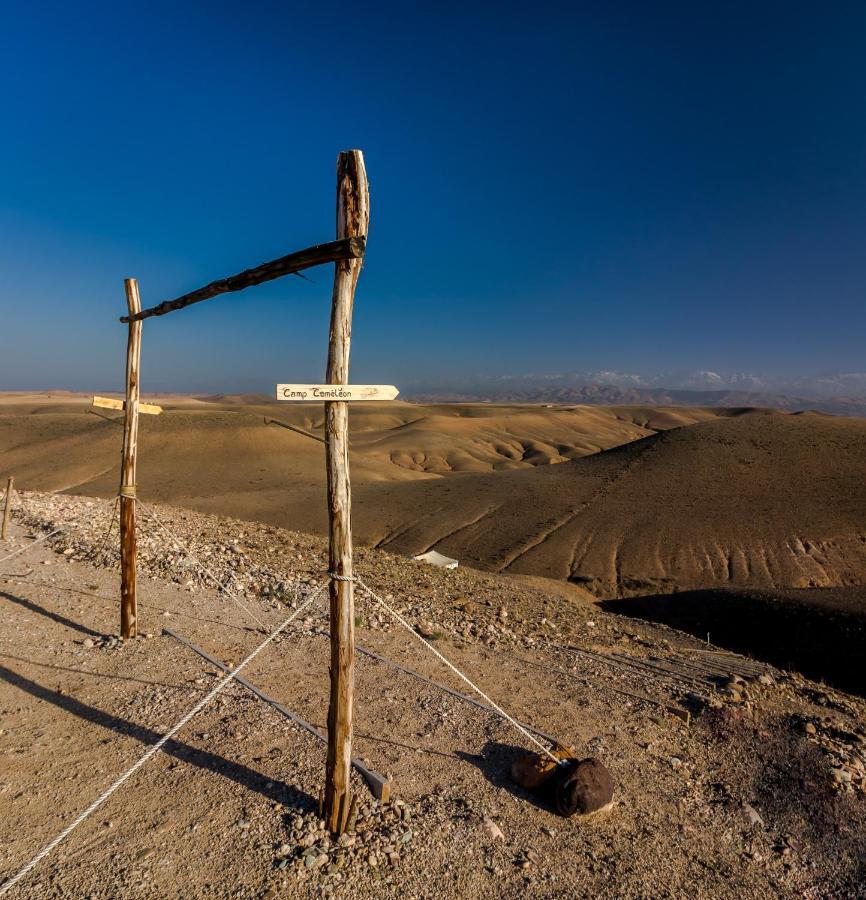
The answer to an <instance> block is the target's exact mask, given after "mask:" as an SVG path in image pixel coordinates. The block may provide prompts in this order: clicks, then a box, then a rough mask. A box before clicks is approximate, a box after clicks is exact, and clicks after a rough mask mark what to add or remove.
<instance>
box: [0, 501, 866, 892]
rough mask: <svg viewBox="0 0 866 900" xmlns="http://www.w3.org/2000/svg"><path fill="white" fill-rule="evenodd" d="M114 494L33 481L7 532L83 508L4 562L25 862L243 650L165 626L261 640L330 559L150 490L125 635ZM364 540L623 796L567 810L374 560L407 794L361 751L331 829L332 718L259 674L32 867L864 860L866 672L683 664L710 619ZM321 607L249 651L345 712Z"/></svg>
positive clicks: (518, 880)
mask: <svg viewBox="0 0 866 900" xmlns="http://www.w3.org/2000/svg"><path fill="white" fill-rule="evenodd" d="M112 511H113V510H112V504H111V503H110V502H106V501H96V500H89V499H87V498H72V497H67V496H62V495H52V494H35V493H31V494H24V495H22V496H21V506H20V508H19V509H18V510H17V511H16V515H15V519H14V523H13V528H12V535H11V540H10V542H9V543H8V544H7V545H6V546H4V547H3V549H2V551H0V559H2V557H4V556H5V555H6V553H7V552H12V551H13V550H15V549H18V548H23V547H25V546H28V547H29V546H30V545H31V544H33V541H34V540H35V539H39V538H41V537H43V536H45V535H47V534H49V533H50V532H52V531H53V530H55V529H57V528H62V529H63V530H61V531H60V532H59V533H57V534H56V535H54V536H52V537H51V538H49V539H47V540H44V541H42V542H41V543H40V544H38V545H36V546H33V547H32V548H30V549H28V551H27V552H26V553H24V554H21V555H19V556H17V557H15V558H13V559H9V560H5V561H3V562H0V610H2V616H0V675H2V679H0V716H2V720H0V757H2V769H0V807H2V811H3V815H2V817H0V877H8V876H9V875H11V874H12V873H14V872H15V871H16V870H17V869H18V868H19V867H20V866H21V865H23V864H24V863H25V862H26V861H27V860H29V859H30V858H31V857H32V856H33V855H34V854H35V853H36V852H37V851H38V850H39V849H40V848H41V847H42V846H44V845H45V844H46V843H47V842H48V841H49V840H50V839H51V838H52V837H54V836H55V835H56V834H57V833H58V832H59V831H60V830H61V829H62V828H63V827H64V825H66V824H67V823H68V822H69V821H71V819H72V818H73V817H74V816H75V815H77V814H78V812H80V810H81V809H83V808H84V807H85V806H87V805H88V804H89V803H90V802H91V801H92V800H93V799H94V798H95V797H96V796H98V795H99V793H100V792H101V791H102V790H103V789H104V788H105V787H106V786H107V785H108V784H110V783H111V781H113V780H114V778H115V777H116V776H117V775H118V774H120V773H121V772H123V771H124V770H125V769H126V768H128V767H129V766H130V765H131V764H132V763H133V762H134V761H135V759H137V758H138V756H139V755H140V754H141V753H142V752H143V751H144V749H145V747H146V746H147V745H149V744H151V743H153V742H154V741H155V740H157V739H158V738H159V736H160V735H162V734H164V733H165V731H167V730H168V729H169V728H170V727H171V726H172V725H173V724H174V722H176V721H177V720H178V719H179V718H180V717H181V716H182V715H183V714H184V713H185V712H186V711H187V710H188V709H189V708H190V707H191V706H192V705H193V704H194V703H195V702H196V700H197V699H199V698H200V697H201V696H202V692H204V691H207V690H208V689H209V688H210V687H212V686H213V684H214V683H215V680H216V679H217V678H218V677H220V675H221V673H220V672H219V671H218V669H217V667H216V666H214V665H213V664H211V663H209V662H207V661H205V660H204V659H202V658H201V657H199V656H198V655H196V654H195V653H193V652H192V651H191V650H190V649H189V648H188V647H186V646H184V645H183V644H182V643H180V642H178V641H177V640H174V639H173V638H171V637H169V636H167V635H165V634H163V632H162V629H163V627H164V626H168V627H170V628H171V629H172V630H174V631H175V632H177V633H178V634H181V635H182V636H183V637H184V638H186V639H187V640H189V641H192V642H194V643H195V644H197V645H199V646H200V647H202V648H204V649H205V650H206V651H207V652H209V653H211V654H212V655H213V656H215V657H217V658H219V659H220V660H222V661H223V662H225V663H227V664H230V665H235V664H237V662H238V661H240V660H241V659H242V658H243V657H244V656H245V655H246V654H247V653H248V652H249V651H250V650H251V649H253V648H254V647H255V646H256V645H257V644H258V643H259V642H260V641H261V640H262V639H263V637H264V633H263V632H261V628H262V626H264V627H265V628H266V629H267V630H271V629H273V628H275V627H276V625H277V624H279V622H280V621H282V620H283V619H284V618H285V617H286V616H287V615H288V614H289V612H290V610H291V609H292V608H293V607H295V608H296V607H297V605H298V604H299V603H302V602H303V601H304V598H306V597H309V596H310V594H311V592H312V591H314V590H315V588H316V587H317V586H318V585H320V584H321V582H322V577H323V573H324V570H325V558H326V557H325V552H324V551H325V545H324V543H323V542H322V541H321V540H320V539H318V538H314V537H311V536H308V535H303V534H299V533H293V532H288V531H284V530H281V529H278V528H275V527H271V526H265V525H258V524H251V523H249V522H240V521H236V520H229V519H224V518H217V517H214V516H205V515H201V514H196V513H191V512H188V511H184V510H180V509H171V508H168V507H162V506H160V507H157V508H152V507H150V506H142V507H141V508H140V511H139V521H140V524H141V531H140V539H139V573H140V603H139V619H140V638H139V639H137V640H134V641H130V642H126V643H124V642H122V641H120V640H118V639H117V638H116V636H114V635H115V633H116V630H117V625H118V622H117V620H118V597H117V595H118V589H117V552H116V545H117V527H116V522H115V524H114V525H113V530H111V531H109V523H110V522H111V521H112ZM206 570H207V572H209V573H210V574H206ZM357 570H358V572H359V574H360V575H361V576H362V578H363V579H364V581H365V582H366V583H368V584H369V585H370V586H371V587H373V588H374V589H375V590H376V591H377V592H378V593H379V594H380V595H381V597H382V598H383V599H384V600H385V601H386V602H387V603H388V604H389V605H391V606H393V608H394V609H396V610H397V611H398V612H399V613H400V614H401V615H402V616H404V617H405V618H406V619H407V620H408V621H409V622H411V624H412V626H413V627H414V628H415V629H416V633H420V634H422V635H425V636H426V638H427V639H428V640H429V641H430V642H431V643H432V644H433V645H434V646H436V647H437V648H438V649H439V650H440V651H441V652H443V653H444V654H445V655H446V656H448V657H449V658H450V659H452V660H453V661H454V662H455V663H456V664H457V665H458V666H459V667H460V668H461V669H462V670H464V671H466V672H467V673H469V674H470V675H471V677H472V678H473V679H474V680H475V681H477V683H479V684H480V685H481V686H482V687H483V688H484V690H485V691H487V692H488V693H489V694H490V695H491V696H492V697H493V698H494V699H495V700H496V701H497V702H498V703H501V704H502V705H503V706H504V707H505V708H506V709H507V710H508V711H509V712H511V713H512V714H513V715H515V716H517V717H518V718H520V719H521V720H523V721H524V722H529V723H531V724H532V725H533V726H534V727H536V728H538V729H540V730H542V731H544V732H547V733H549V734H551V735H555V736H556V737H557V738H559V739H560V740H563V741H567V742H568V743H570V744H572V745H573V746H575V747H576V748H577V751H578V753H579V754H580V755H582V756H588V755H593V756H596V757H598V758H599V759H601V760H602V761H603V762H604V764H605V765H606V766H607V767H608V769H609V770H610V772H611V774H612V777H613V780H614V785H615V803H614V807H613V809H611V810H610V811H609V812H608V813H605V814H603V815H602V816H601V817H596V818H592V819H589V820H582V819H578V818H572V819H562V818H560V817H557V816H556V815H555V814H554V813H552V812H551V811H550V809H549V808H548V806H547V804H546V801H545V800H544V799H543V798H540V797H537V796H535V795H532V794H530V793H528V792H526V791H524V790H523V789H521V788H519V787H517V786H516V785H514V784H513V783H511V781H510V779H509V777H508V772H509V767H510V762H511V761H512V760H513V759H514V758H515V756H516V754H518V753H519V752H522V751H523V750H524V749H531V748H528V747H527V744H526V741H525V738H524V737H523V736H522V735H521V734H520V733H519V732H517V731H515V730H514V729H513V728H512V727H511V726H509V725H508V724H507V723H505V722H503V721H502V720H500V719H498V718H496V717H495V716H493V715H491V714H490V713H488V712H485V711H483V710H480V709H478V708H477V707H475V706H471V705H469V704H467V703H465V702H463V701H462V700H460V699H459V698H456V697H454V696H452V695H449V694H447V693H444V692H442V691H441V690H439V689H437V688H436V687H435V686H434V685H431V684H429V683H427V682H425V681H421V680H419V679H417V678H415V677H413V676H412V675H409V674H407V673H406V672H401V671H399V670H397V669H395V668H394V667H393V666H391V665H389V663H388V661H389V660H390V661H393V662H397V663H399V664H400V665H402V666H404V667H406V668H410V669H412V670H414V671H416V672H418V673H420V674H422V675H424V676H425V677H426V678H429V679H435V680H436V681H438V682H441V683H443V684H446V685H448V686H449V687H450V688H452V689H455V690H458V691H464V692H465V691H468V688H466V686H465V685H463V684H461V682H460V681H459V680H458V679H457V678H456V676H454V675H453V674H452V673H451V672H449V671H448V670H447V669H444V668H443V666H442V665H441V663H439V661H438V660H436V659H435V658H434V657H433V656H432V655H430V654H429V653H427V652H426V650H425V648H424V646H423V645H422V644H421V643H420V642H419V641H418V640H417V639H416V638H413V637H412V636H410V635H409V634H407V633H406V631H404V630H403V628H402V627H401V626H400V625H398V624H395V623H394V622H393V620H392V619H391V618H390V616H389V614H388V612H387V611H386V610H385V609H384V607H382V606H380V605H379V604H377V603H376V602H375V601H373V600H371V599H370V598H368V597H366V596H365V595H364V593H363V591H361V590H360V589H359V590H358V597H357V611H358V618H357V622H358V629H357V639H358V643H359V645H360V646H361V647H363V648H365V649H367V650H370V651H373V652H375V653H376V654H378V655H379V657H381V658H382V659H374V658H372V657H370V656H364V655H361V656H359V659H358V666H357V680H358V686H357V687H358V702H357V710H356V753H357V754H358V755H359V756H361V757H362V758H364V760H365V762H366V764H368V765H369V766H370V767H372V768H373V769H375V770H377V771H379V772H381V773H385V774H389V775H391V776H392V777H393V796H392V801H391V802H390V803H388V804H384V805H383V804H379V803H377V802H375V801H374V800H373V799H372V797H371V796H370V794H369V793H368V792H367V790H366V787H365V786H364V784H363V782H362V781H361V780H360V778H358V777H357V776H353V777H354V778H355V781H356V783H355V793H356V796H357V797H358V808H357V814H356V816H355V822H354V827H353V829H352V831H351V832H350V833H349V834H347V835H344V836H343V837H341V838H339V839H332V838H331V837H330V836H329V835H327V834H326V833H325V831H324V829H323V827H322V823H321V822H320V820H319V818H318V814H317V797H318V791H319V788H320V786H321V783H322V779H323V772H324V748H323V745H322V744H321V743H320V742H318V741H317V740H316V739H315V738H314V737H312V736H311V735H310V734H308V733H307V732H306V731H304V730H302V729H300V728H299V727H298V726H297V725H295V724H292V723H291V722H290V721H288V720H287V719H286V718H284V717H283V716H281V715H280V713H279V712H278V711H277V710H275V709H274V708H272V707H271V706H269V705H267V704H265V703H263V702H262V701H261V700H259V699H257V698H256V697H254V696H253V695H252V694H250V693H249V692H248V691H247V690H246V689H245V688H243V687H242V686H240V685H237V684H233V685H231V686H229V687H228V688H227V689H226V690H225V691H224V692H223V693H222V694H220V695H219V696H218V697H217V698H216V699H215V700H214V701H213V702H212V703H211V704H210V705H209V706H208V707H206V708H205V709H204V710H203V711H202V712H201V713H200V714H199V716H197V717H196V718H195V719H193V721H192V722H190V724H189V725H188V726H187V727H186V728H185V729H184V730H183V731H182V732H181V733H180V734H178V736H177V737H176V738H175V739H174V740H172V741H171V742H169V743H168V744H167V745H166V747H165V752H164V753H161V754H159V755H158V756H157V757H155V758H154V759H153V760H152V761H151V762H150V763H149V764H148V765H147V766H145V767H144V768H143V769H141V770H140V771H139V772H138V773H137V774H136V775H135V776H133V778H131V779H130V781H129V782H127V783H126V784H125V785H124V786H123V787H121V788H120V789H119V790H118V792H117V793H116V794H114V795H113V796H112V797H111V798H110V799H109V800H108V801H107V803H106V804H105V805H104V806H102V807H101V808H100V809H99V810H98V811H97V812H96V813H95V814H94V815H93V816H92V817H90V818H89V819H88V820H86V821H85V822H84V823H83V824H82V825H81V826H80V827H79V828H78V829H77V830H76V831H75V832H73V834H72V835H71V836H70V837H69V838H68V840H67V841H66V842H65V843H64V844H62V845H61V846H60V847H59V848H58V849H57V850H56V851H54V853H53V854H52V855H50V856H49V857H48V858H46V859H45V860H44V861H42V862H41V863H40V864H39V865H38V866H37V867H36V868H35V869H34V870H33V872H32V873H31V874H30V875H29V876H28V877H27V878H26V879H25V880H24V881H22V882H21V883H20V884H19V885H17V886H16V887H15V888H14V889H13V891H12V892H10V894H9V896H21V897H39V898H44V897H94V898H97V897H98V898H102V897H148V898H151V897H153V898H156V897H167V896H181V897H276V896H283V895H285V896H310V897H313V896H346V897H367V896H376V897H398V896H399V897H416V898H422V897H429V898H433V897H437V898H438V897H443V896H454V895H462V896H465V897H492V896H496V897H500V896H501V897H518V896H519V897H524V896H529V897H561V896H574V897H617V898H620V897H686V896H688V897H708V898H709V897H712V898H716V897H738V898H741V897H780V896H781V897H815V898H817V897H829V896H838V897H854V896H858V895H862V894H863V892H864V890H866V887H864V885H866V871H864V863H863V859H864V855H866V801H864V785H866V768H864V759H866V731H864V712H866V704H864V702H863V701H862V700H861V699H859V698H857V697H853V696H849V695H846V694H843V693H841V692H838V691H835V690H831V689H829V688H826V687H824V686H822V685H819V684H815V683H813V682H811V681H808V680H807V679H805V678H803V677H801V676H799V675H797V674H796V673H788V672H783V671H779V670H776V669H771V668H769V667H766V668H760V667H759V668H760V672H759V674H758V670H757V669H756V674H755V676H754V677H748V678H746V679H741V678H739V677H738V676H734V677H729V678H718V679H717V680H716V681H715V682H714V683H712V682H707V681H706V680H703V679H698V678H693V679H690V678H688V677H684V676H682V675H680V676H673V675H671V674H670V673H668V674H667V675H665V674H663V673H661V672H659V671H658V670H653V669H652V668H650V667H649V666H651V665H653V663H651V660H653V659H655V660H658V659H664V658H673V657H674V656H677V657H679V658H688V659H689V660H691V661H692V662H691V665H692V666H695V667H699V666H700V665H701V660H702V659H705V658H706V656H705V655H704V656H702V653H703V654H705V652H706V650H707V649H708V648H707V647H706V646H705V645H704V646H702V645H701V644H700V643H699V642H698V641H697V640H695V639H694V638H691V637H689V636H686V635H683V634H680V633H679V632H676V631H673V630H671V629H667V628H663V627H658V626H653V625H651V624H649V623H645V622H639V621H636V620H631V619H627V618H623V617H618V616H615V615H611V614H608V613H605V612H602V611H601V610H600V609H598V607H596V606H595V605H594V604H593V603H592V602H591V601H590V600H589V599H584V600H581V598H580V596H579V592H576V591H575V592H573V593H564V592H562V591H553V590H550V591H548V590H546V589H545V587H544V585H543V584H533V585H530V584H528V583H521V582H519V581H516V580H513V579H506V578H502V577H497V576H490V575H483V574H479V573H476V572H472V571H469V570H465V569H458V570H456V571H453V572H446V571H441V570H437V569H433V568H431V567H428V566H424V565H421V564H417V563H413V562H411V561H409V560H406V559H402V558H399V557H395V556H391V555H388V554H384V553H380V552H376V551H373V550H361V551H359V552H358V555H357ZM220 585H222V586H226V587H228V588H229V589H230V590H231V591H232V593H233V594H234V595H235V600H233V599H230V598H229V597H228V596H227V594H226V593H225V592H221V591H220V590H218V587H219V586H220ZM236 601H238V602H236ZM240 604H242V606H241V605H240ZM325 610H326V602H325V598H324V595H320V598H319V600H318V601H317V602H316V603H315V604H313V605H312V606H311V607H310V608H309V609H308V610H305V611H304V613H303V614H302V615H301V616H300V617H299V618H298V620H297V622H296V623H294V624H293V625H291V626H289V629H288V631H287V632H286V634H285V635H284V636H283V637H282V638H280V639H278V641H279V643H277V644H275V646H272V647H271V648H269V649H268V650H266V651H265V652H264V653H263V654H262V655H261V656H260V657H259V658H257V659H256V660H255V661H254V662H253V663H252V664H251V665H250V667H249V669H248V670H246V671H245V673H244V674H245V676H246V677H247V678H248V679H249V680H250V681H251V682H252V683H254V684H256V685H257V686H258V687H260V688H261V689H262V690H264V691H267V692H268V693H269V694H270V695H271V696H273V697H275V698H276V699H278V700H279V701H280V702H281V703H283V704H285V705H286V706H287V707H288V708H290V709H291V710H293V711H294V712H296V713H297V714H299V715H300V716H303V717H304V718H305V719H306V720H308V721H309V722H312V723H314V724H316V725H318V726H320V727H321V726H322V725H323V724H324V720H325V715H326V708H327V641H326V639H325V638H324V637H323V636H322V634H321V632H322V630H323V628H324V627H326V625H327V621H326V616H325ZM710 649H711V648H710ZM720 658H727V657H724V656H722V657H720ZM383 660H384V661H383ZM642 667H643V668H642ZM695 671H697V668H696V669H695ZM686 710H688V711H689V712H690V713H691V714H692V715H691V723H690V724H688V723H687V722H686V721H684V712H685V711H686Z"/></svg>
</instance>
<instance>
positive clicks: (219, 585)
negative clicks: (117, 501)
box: [136, 500, 268, 631]
mask: <svg viewBox="0 0 866 900" xmlns="http://www.w3.org/2000/svg"><path fill="white" fill-rule="evenodd" d="M136 502H137V503H138V506H139V508H140V509H141V510H142V512H144V513H145V514H146V515H149V516H150V517H151V518H152V519H153V520H154V522H156V524H157V525H159V527H160V528H162V530H163V531H164V532H165V533H166V534H167V535H168V536H169V537H170V538H171V539H172V540H173V541H174V542H175V543H176V544H178V546H179V547H180V548H181V549H182V550H183V552H184V553H186V555H187V556H188V557H189V558H190V559H191V560H192V561H193V562H194V563H195V564H196V565H197V566H198V567H199V568H200V569H201V570H202V572H204V574H205V575H207V577H208V578H210V580H211V581H212V582H213V583H214V584H215V585H216V586H217V588H218V589H219V590H221V591H223V592H224V593H225V594H227V595H228V596H229V597H230V598H231V599H232V600H233V601H234V602H235V603H236V604H237V605H238V606H239V607H240V608H241V609H242V610H243V611H244V612H245V613H246V614H247V615H248V616H249V617H250V618H251V619H253V620H254V621H256V622H258V623H259V625H260V626H261V629H262V631H267V630H268V626H267V625H265V623H264V622H263V621H262V620H261V619H260V618H259V617H258V616H257V615H256V614H255V613H254V612H253V611H252V610H251V609H249V608H248V607H246V606H245V605H244V604H243V603H242V602H241V601H240V599H239V598H238V597H236V596H235V595H234V594H233V593H232V592H231V591H230V590H229V589H228V588H227V587H226V586H225V585H224V584H223V583H222V582H221V581H220V580H219V579H218V578H217V577H216V575H214V574H213V573H212V572H211V571H210V569H208V568H207V566H205V564H204V563H203V562H202V561H201V560H200V559H199V558H198V557H197V556H195V555H194V554H193V552H192V550H190V549H189V547H187V545H186V544H184V542H183V541H182V540H181V539H180V538H179V537H178V536H177V535H176V534H175V533H174V532H173V531H172V530H171V529H170V528H169V527H168V526H167V525H166V524H165V523H164V522H163V521H162V519H160V517H159V516H158V515H157V514H156V513H155V512H154V510H153V509H152V508H151V507H149V506H145V505H144V504H143V503H142V502H141V501H140V500H138V501H136ZM229 576H230V577H231V578H232V579H233V580H235V578H234V575H232V574H231V572H230V573H229ZM235 584H237V580H235Z"/></svg>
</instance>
